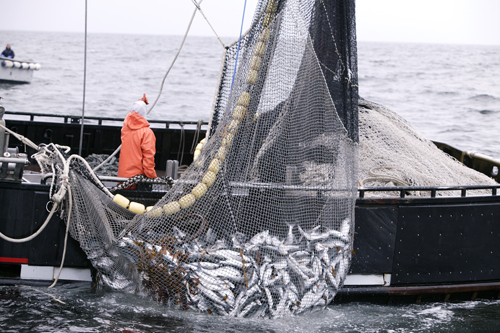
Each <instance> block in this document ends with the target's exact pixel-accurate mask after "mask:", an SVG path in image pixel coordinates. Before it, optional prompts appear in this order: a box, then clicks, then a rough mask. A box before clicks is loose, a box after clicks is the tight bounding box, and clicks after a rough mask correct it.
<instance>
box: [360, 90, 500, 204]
mask: <svg viewBox="0 0 500 333" xmlns="http://www.w3.org/2000/svg"><path fill="white" fill-rule="evenodd" d="M359 133H360V150H359V154H360V155H359V182H360V184H361V185H362V186H365V187H370V186H373V187H385V186H453V185H494V184H496V182H495V181H494V180H493V179H492V178H490V177H488V176H486V175H484V174H482V173H480V172H477V171H476V170H473V169H470V168H468V167H466V166H465V165H463V164H462V163H460V162H459V161H457V160H456V159H454V158H453V157H451V156H449V155H448V154H446V153H444V152H443V151H441V150H440V149H438V148H437V147H436V145H435V144H434V143H433V142H432V141H430V140H428V139H426V138H424V137H423V136H422V135H420V133H418V132H417V131H416V130H415V129H413V128H412V127H411V126H410V124H409V123H408V122H406V121H405V120H404V119H403V118H401V117H400V116H399V115H397V114H396V113H394V112H392V111H390V110H389V109H387V108H385V107H383V106H381V105H378V104H375V103H372V102H369V101H366V100H362V99H360V100H359ZM488 193H491V191H486V190H476V191H471V194H488ZM367 195H376V196H381V195H386V196H394V195H396V196H398V195H399V194H398V193H391V192H376V193H367ZM411 195H414V196H420V195H428V193H426V192H421V191H411ZM436 195H438V196H457V195H458V196H459V195H460V191H440V192H437V193H436Z"/></svg>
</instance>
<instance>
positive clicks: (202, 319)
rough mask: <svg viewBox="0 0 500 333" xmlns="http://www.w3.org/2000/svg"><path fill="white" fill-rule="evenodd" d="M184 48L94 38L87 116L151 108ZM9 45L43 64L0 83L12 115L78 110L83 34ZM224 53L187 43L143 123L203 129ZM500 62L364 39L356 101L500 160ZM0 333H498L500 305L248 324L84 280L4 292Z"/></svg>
mask: <svg viewBox="0 0 500 333" xmlns="http://www.w3.org/2000/svg"><path fill="white" fill-rule="evenodd" d="M180 41H181V37H179V36H141V35H111V34H90V35H89V36H88V40H87V50H88V51H87V52H88V53H87V66H86V72H87V74H86V83H87V84H86V95H85V115H86V116H97V115H99V116H109V117H124V116H125V114H126V113H127V111H128V108H129V107H130V105H131V104H132V103H133V102H134V101H135V100H136V99H138V98H140V97H141V96H142V94H143V93H147V95H148V97H149V100H150V101H151V102H152V101H153V100H154V99H155V98H156V97H157V95H158V92H159V89H160V84H161V81H162V79H163V76H164V75H165V71H166V70H167V68H168V67H169V65H170V63H171V61H172V59H173V57H174V54H175V52H176V51H177V48H178V46H179V43H180ZM230 41H231V39H225V40H224V42H225V43H228V42H230ZM6 43H11V44H12V48H13V49H14V51H15V52H16V57H17V58H18V59H20V60H24V59H33V60H34V61H36V62H39V63H41V65H42V69H41V70H40V71H38V72H35V73H34V78H33V81H32V83H31V84H25V85H12V84H0V96H1V97H3V98H4V99H3V100H1V104H2V105H3V106H4V107H5V108H6V109H7V110H9V111H26V112H39V113H56V114H65V115H80V114H81V112H82V108H83V102H82V97H83V74H84V57H83V50H84V36H83V34H75V33H40V32H37V33H32V32H9V31H1V32H0V45H4V44H6ZM222 52H223V49H222V47H221V45H220V44H219V42H218V41H217V40H216V39H215V38H210V37H189V38H188V39H187V41H186V44H185V46H184V49H183V51H182V52H181V54H180V57H179V59H178V60H177V63H176V66H174V68H173V69H172V71H171V72H170V74H169V76H168V77H167V79H166V81H165V86H164V89H163V93H162V95H161V97H160V99H159V102H158V104H157V106H156V107H155V109H154V110H153V111H152V113H151V114H150V118H151V119H164V120H194V121H196V120H199V119H202V120H205V121H208V120H209V118H210V110H211V107H212V103H213V96H214V93H215V89H216V84H217V79H218V75H219V69H220V61H221V56H222ZM499 54H500V46H471V45H432V44H390V43H359V45H358V61H359V86H360V95H361V96H362V97H363V98H365V99H368V100H371V101H374V102H377V103H380V104H383V105H385V106H387V107H389V108H390V109H392V110H394V111H396V112H397V113H399V114H400V115H402V116H403V117H404V118H405V119H407V120H408V121H409V122H410V123H411V124H412V125H413V126H414V127H415V128H416V129H417V130H418V131H420V132H421V133H422V134H424V135H425V136H426V137H427V138H429V139H432V140H436V141H442V142H446V143H448V144H451V145H453V146H455V147H457V148H459V149H463V150H473V151H477V152H481V153H484V154H487V155H490V156H492V157H494V158H497V159H500V138H499V135H498V134H497V126H498V125H500V57H499V56H498V55H499ZM7 119H8V118H7ZM7 121H8V120H7ZM46 293H50V294H52V295H54V297H56V298H57V299H58V300H61V301H62V302H64V304H62V303H60V302H58V301H56V300H54V299H53V298H52V297H51V296H49V295H47V294H46ZM0 330H1V331H2V332H186V331H188V332H241V331H245V332H246V331H250V332H304V331H307V332H499V331H500V301H498V300H496V301H495V300H493V301H492V300H490V301H487V300H476V301H469V302H458V303H427V304H411V305H373V304H363V303H353V304H342V305H337V304H333V305H331V306H329V307H328V309H327V310H326V311H323V312H318V313H314V314H310V315H307V316H297V317H294V318H287V319H280V320H245V319H235V318H222V317H214V316H209V315H206V314H200V313H194V312H191V311H177V310H173V309H169V308H166V307H165V306H162V305H159V304H156V303H155V302H152V301H151V300H149V299H147V298H143V297H139V296H135V295H129V294H124V293H120V292H111V291H102V290H101V291H96V290H93V289H91V286H90V285H89V284H88V283H75V284H59V285H57V286H56V287H55V288H53V289H47V288H46V287H36V288H35V289H34V288H33V287H28V286H0Z"/></svg>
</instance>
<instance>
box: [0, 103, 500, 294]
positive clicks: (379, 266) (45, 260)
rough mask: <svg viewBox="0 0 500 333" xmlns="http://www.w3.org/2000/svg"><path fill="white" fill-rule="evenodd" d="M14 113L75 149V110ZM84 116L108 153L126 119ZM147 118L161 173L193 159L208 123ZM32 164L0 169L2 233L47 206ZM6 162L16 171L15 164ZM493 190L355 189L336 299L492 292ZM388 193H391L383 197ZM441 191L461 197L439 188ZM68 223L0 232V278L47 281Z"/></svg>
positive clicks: (37, 221)
mask: <svg viewBox="0 0 500 333" xmlns="http://www.w3.org/2000/svg"><path fill="white" fill-rule="evenodd" d="M13 116H16V117H17V118H21V119H12V120H6V123H7V126H8V128H10V129H12V130H14V131H15V132H17V133H20V134H23V135H26V136H28V135H29V136H30V137H32V138H33V140H34V141H35V142H39V143H44V142H45V143H50V142H52V141H54V140H57V141H58V142H61V143H63V144H65V145H69V146H70V147H71V148H72V149H73V150H77V149H78V142H77V140H75V138H76V137H78V135H79V134H78V133H79V130H80V124H79V123H78V118H77V117H74V118H72V117H68V116H67V117H65V116H61V115H52V114H31V113H22V112H9V111H7V112H6V117H13ZM23 118H24V119H23ZM46 119H50V121H47V120H46ZM54 119H59V121H55V120H54ZM88 120H89V122H93V123H90V124H87V125H86V130H85V134H86V136H85V138H86V140H87V141H85V144H84V149H85V150H84V155H86V156H88V155H90V154H105V155H109V154H111V153H112V152H113V151H114V149H115V148H116V146H117V145H119V142H120V128H121V125H120V124H121V123H122V122H123V119H118V118H105V117H96V118H95V119H94V118H92V119H88ZM151 122H152V123H153V124H154V125H156V126H155V127H153V130H154V132H155V135H156V137H157V138H158V140H157V151H158V153H157V155H156V165H157V167H158V168H157V169H158V170H157V173H158V174H159V175H165V174H167V161H177V162H180V165H182V164H183V163H185V164H190V163H192V160H193V145H195V144H197V143H198V141H199V138H202V137H204V136H205V134H206V126H207V125H208V124H206V123H204V124H202V126H201V127H200V126H199V124H198V123H195V122H184V123H183V127H184V128H183V127H181V124H180V123H179V122H176V121H151ZM183 143H184V144H183ZM434 144H435V145H436V146H437V147H438V148H439V149H441V150H442V151H444V152H446V153H447V154H449V155H451V156H454V157H455V158H456V159H457V160H459V161H460V162H461V163H463V164H464V165H466V166H467V167H469V168H472V169H475V170H477V171H479V172H482V173H484V174H486V175H488V176H490V177H494V178H495V179H496V180H497V181H498V180H499V179H498V177H500V176H499V174H498V168H499V167H500V161H496V160H494V159H492V158H489V157H487V156H485V155H481V154H478V153H473V152H464V151H461V150H459V149H456V148H454V147H451V146H449V145H446V144H444V143H439V142H435V143H434ZM23 145H24V144H23V143H22V142H20V141H18V140H17V139H15V138H11V139H10V142H9V147H10V150H11V151H22V150H23V149H24V147H23ZM179 147H184V150H183V151H178V148H179ZM27 153H28V155H31V154H33V153H34V151H33V150H31V148H28V150H27ZM181 155H182V156H183V157H182V160H181V159H180V156H181ZM177 158H179V159H177ZM11 159H14V156H12V157H11ZM5 160H6V159H5V158H4V160H2V162H5ZM7 161H8V159H7ZM33 164H34V161H29V158H27V160H26V161H25V162H23V165H22V167H21V169H20V170H22V169H24V170H25V171H24V173H22V171H20V172H18V174H17V176H16V178H15V177H14V174H12V176H11V177H10V178H9V177H8V176H7V175H6V174H4V173H2V175H3V176H2V179H1V180H0V189H1V190H0V205H1V209H2V211H5V212H9V213H8V214H6V215H5V217H4V220H3V223H2V224H1V225H0V232H2V233H4V234H7V235H10V236H11V237H14V238H16V237H24V236H26V235H29V234H32V233H33V232H34V231H35V230H36V229H37V228H38V227H39V226H40V225H41V221H43V220H44V219H45V218H46V217H47V215H48V214H49V211H48V210H47V200H48V198H49V191H50V177H46V178H42V176H41V175H40V174H39V173H38V172H34V171H33V169H36V168H33ZM10 165H11V167H10V169H11V170H14V167H12V165H13V164H10ZM3 170H5V168H3V169H2V171H3ZM170 172H171V171H170ZM171 175H172V174H171ZM174 177H175V178H177V176H176V175H174ZM102 179H103V180H106V181H107V184H109V186H110V187H111V186H115V185H116V184H117V180H120V179H119V178H116V177H109V176H102ZM121 180H125V179H121ZM499 188H500V184H499V185H489V186H484V185H477V186H473V185H468V186H428V187H420V188H415V187H408V186H394V187H361V188H359V189H358V197H357V199H356V212H355V214H356V215H355V216H356V224H355V230H356V232H355V237H354V247H353V248H354V251H355V255H354V256H353V257H352V264H351V268H350V271H349V275H348V276H347V279H346V281H345V285H344V288H343V289H341V290H340V291H339V293H338V295H337V297H336V298H335V301H334V302H338V303H340V302H351V301H367V302H397V301H404V302H421V301H442V300H450V301H453V300H463V299H475V298H478V297H479V298H481V297H483V298H484V297H488V298H496V297H498V294H499V292H500V272H499V271H498V269H497V267H496V262H498V259H499V256H500V248H499V245H498V234H499V233H500V225H499V224H498V223H497V216H498V215H499V214H500V196H499V195H497V194H498V189H499ZM478 189H481V190H487V191H489V192H490V193H489V194H487V195H481V196H477V195H474V194H473V193H474V190H478ZM415 190H418V191H422V192H426V193H427V195H426V196H420V197H415V196H412V195H411V192H414V191H415ZM124 192H125V194H126V195H127V196H128V197H132V198H133V200H136V201H139V202H142V203H143V204H145V205H150V204H152V203H154V202H155V201H156V200H158V198H161V197H162V196H163V194H164V190H159V191H158V190H156V191H151V189H146V188H142V189H139V190H135V191H132V192H133V195H131V194H130V192H131V191H121V192H120V193H124ZM127 192H128V193H127ZM388 192H391V193H392V194H393V195H392V196H390V197H387V196H384V195H382V194H383V193H388ZM445 192H455V193H457V195H455V196H439V193H445ZM377 194H378V195H377ZM26 203H31V204H30V206H29V207H30V208H29V209H23V207H26ZM64 230H65V225H64V222H63V221H62V220H61V219H60V218H59V217H57V216H54V217H53V218H52V220H51V222H50V224H49V225H48V227H47V228H46V230H44V231H43V232H42V233H41V234H40V235H39V236H38V237H37V238H35V239H34V240H33V241H31V242H30V243H27V244H24V245H23V244H12V243H9V242H6V241H4V240H0V244H1V247H0V248H1V249H2V253H1V255H0V262H1V264H2V266H1V268H2V270H1V272H2V279H1V282H2V283H4V284H5V283H16V284H18V283H31V284H48V283H50V282H51V281H52V280H53V278H54V274H55V272H56V271H57V267H58V266H59V265H60V263H61V256H62V244H63V235H64ZM91 272H92V266H91V264H90V262H89V260H88V259H87V258H86V256H85V253H84V252H83V251H82V249H81V248H80V246H79V244H78V242H76V241H75V240H73V239H69V245H68V251H67V254H66V260H65V264H64V269H63V273H62V275H61V279H62V280H67V281H71V280H76V281H91V280H92V273H91Z"/></svg>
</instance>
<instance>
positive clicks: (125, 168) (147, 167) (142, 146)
mask: <svg viewBox="0 0 500 333" xmlns="http://www.w3.org/2000/svg"><path fill="white" fill-rule="evenodd" d="M155 145H156V137H155V135H154V133H153V130H151V128H149V123H148V121H147V120H146V118H144V117H143V116H141V115H140V114H138V113H137V112H129V114H128V115H127V117H126V118H125V121H124V122H123V127H122V148H121V152H120V162H119V164H118V177H127V178H130V177H133V176H135V175H145V176H146V177H148V178H156V177H157V176H156V171H155V153H156V146H155Z"/></svg>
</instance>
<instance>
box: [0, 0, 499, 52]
mask: <svg viewBox="0 0 500 333" xmlns="http://www.w3.org/2000/svg"><path fill="white" fill-rule="evenodd" d="M244 2H245V1H244V0H204V1H203V3H202V5H201V6H202V9H203V11H204V12H205V14H206V16H207V17H208V19H209V20H210V22H211V23H212V25H213V26H214V28H215V30H216V31H217V33H218V34H219V35H221V36H237V35H238V34H239V31H240V25H241V17H242V14H243V5H244ZM256 3H257V0H247V7H246V15H245V27H248V26H249V24H250V22H251V18H252V16H253V12H254V8H255V5H256ZM0 6H1V7H0V8H1V12H0V31H1V30H25V31H69V32H83V31H84V24H85V1H84V0H0ZM193 9H194V5H193V3H192V1H191V0H141V1H137V0H88V31H89V32H90V33H92V32H106V33H134V34H172V35H182V34H184V32H185V29H186V27H187V24H188V22H189V19H190V17H191V14H192V11H193ZM356 12H357V22H356V24H357V35H358V41H384V42H418V43H452V44H496V45H500V19H499V18H498V16H499V14H500V0H474V1H472V0H357V1H356ZM191 34H192V35H212V34H213V33H212V31H211V30H210V28H209V26H208V24H207V23H206V22H205V20H204V19H203V17H202V16H201V15H199V14H198V15H197V17H196V19H195V22H194V25H193V27H192V29H191Z"/></svg>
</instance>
